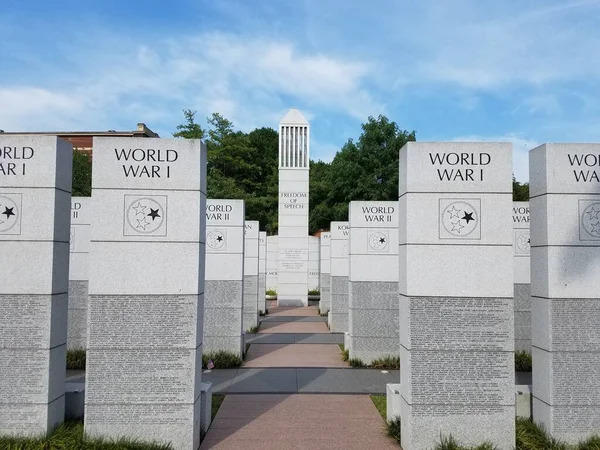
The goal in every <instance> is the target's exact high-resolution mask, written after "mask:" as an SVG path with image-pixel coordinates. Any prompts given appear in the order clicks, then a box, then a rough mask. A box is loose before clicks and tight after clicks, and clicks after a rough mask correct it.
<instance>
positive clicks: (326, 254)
mask: <svg viewBox="0 0 600 450" xmlns="http://www.w3.org/2000/svg"><path fill="white" fill-rule="evenodd" d="M320 246H321V248H320V258H321V264H320V268H321V281H320V286H321V300H320V301H319V309H320V311H321V314H327V313H328V312H329V310H330V309H331V260H330V250H331V233H328V232H325V233H321V240H320Z"/></svg>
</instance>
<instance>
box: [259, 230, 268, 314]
mask: <svg viewBox="0 0 600 450" xmlns="http://www.w3.org/2000/svg"><path fill="white" fill-rule="evenodd" d="M266 292H267V233H266V232H265V231H261V232H259V233H258V311H259V312H260V311H262V312H263V313H264V312H265V310H266V309H267V300H266V299H265V296H266Z"/></svg>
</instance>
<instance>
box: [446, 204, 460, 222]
mask: <svg viewBox="0 0 600 450" xmlns="http://www.w3.org/2000/svg"><path fill="white" fill-rule="evenodd" d="M448 212H449V213H450V218H451V219H452V218H454V217H456V218H458V216H459V214H460V209H456V207H454V205H453V206H452V209H450V210H448Z"/></svg>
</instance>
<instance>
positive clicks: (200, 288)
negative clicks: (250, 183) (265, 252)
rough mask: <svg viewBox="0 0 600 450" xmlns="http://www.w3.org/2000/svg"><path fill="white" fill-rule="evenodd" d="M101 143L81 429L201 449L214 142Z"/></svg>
mask: <svg viewBox="0 0 600 450" xmlns="http://www.w3.org/2000/svg"><path fill="white" fill-rule="evenodd" d="M93 145H94V158H93V172H92V173H93V174H92V197H93V198H94V204H93V206H94V207H93V210H92V221H91V223H92V236H93V240H92V247H91V251H90V267H94V271H93V272H91V274H90V275H91V276H90V285H89V294H90V307H89V314H88V333H89V334H88V343H89V345H88V350H87V373H86V405H85V423H84V429H85V433H86V434H88V435H90V436H102V437H104V438H119V437H129V438H133V439H144V440H152V439H155V440H157V441H159V442H171V443H172V445H173V449H174V450H189V449H196V448H198V446H199V438H200V420H201V402H200V387H201V386H200V384H201V367H202V335H203V305H204V297H203V293H204V274H205V270H204V268H205V238H206V229H205V226H206V215H205V212H206V147H205V146H204V144H203V143H201V142H200V141H199V140H192V139H154V138H148V139H138V138H116V137H115V138H102V137H100V138H94V143H93ZM107 261H110V264H107Z"/></svg>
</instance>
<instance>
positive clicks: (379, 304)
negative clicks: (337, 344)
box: [348, 201, 400, 364]
mask: <svg viewBox="0 0 600 450" xmlns="http://www.w3.org/2000/svg"><path fill="white" fill-rule="evenodd" d="M348 217H349V227H350V238H349V244H350V245H349V249H350V255H349V273H348V281H349V283H348V334H349V349H350V357H351V358H358V359H360V360H361V361H363V362H364V363H365V364H371V362H372V361H373V360H374V359H377V358H381V357H385V356H397V355H398V353H399V351H400V341H399V335H398V322H399V309H398V273H399V272H398V270H399V269H398V202H371V201H359V202H350V208H349V211H348Z"/></svg>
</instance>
